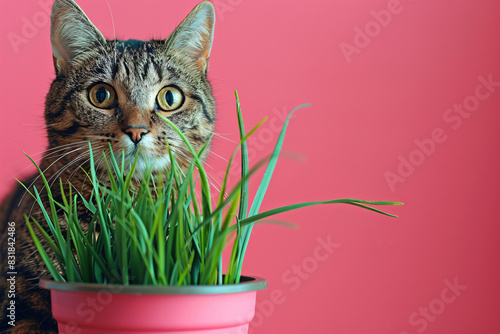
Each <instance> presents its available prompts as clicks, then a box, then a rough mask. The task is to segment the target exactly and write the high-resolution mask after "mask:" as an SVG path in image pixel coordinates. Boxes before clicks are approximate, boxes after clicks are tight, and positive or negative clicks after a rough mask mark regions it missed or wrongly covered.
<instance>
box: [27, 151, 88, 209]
mask: <svg viewBox="0 0 500 334" xmlns="http://www.w3.org/2000/svg"><path fill="white" fill-rule="evenodd" d="M84 154H85V152H84V153H81V154H80V155H78V156H77V157H76V158H75V159H73V160H71V161H70V162H69V163H67V164H65V165H64V166H63V167H62V168H60V169H59V170H58V171H57V172H55V173H54V174H53V175H52V176H51V177H50V178H49V179H48V180H47V184H49V187H50V188H51V189H52V186H53V185H54V183H55V181H56V180H57V179H58V178H59V176H60V175H61V174H62V173H63V172H64V171H65V170H66V169H67V168H69V166H71V165H72V164H74V163H76V162H77V161H78V160H79V159H80V158H79V157H81V156H82V155H84ZM44 173H45V171H44ZM39 177H40V176H38V177H37V178H36V179H35V181H36V180H37V179H38V178H39ZM35 181H33V183H32V184H31V185H30V187H31V186H32V185H33V184H34V182H35ZM44 190H45V184H44V185H43V186H42V188H41V189H40V190H39V192H38V193H39V194H40V197H41V198H44V197H46V196H48V194H43V191H44ZM25 195H26V192H25V193H24V194H23V198H24V196H25ZM23 198H21V201H22V199H23ZM35 205H36V201H35V202H33V204H32V205H31V209H30V212H29V215H30V216H31V215H32V212H33V208H34V207H35Z"/></svg>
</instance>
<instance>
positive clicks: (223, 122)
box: [0, 0, 500, 334]
mask: <svg viewBox="0 0 500 334" xmlns="http://www.w3.org/2000/svg"><path fill="white" fill-rule="evenodd" d="M43 2H50V1H49V0H44V1H42V2H41V3H43ZM108 2H109V5H110V7H111V10H112V13H113V18H114V25H115V28H116V31H117V36H118V37H119V38H124V39H128V38H149V37H152V36H154V37H165V36H167V35H168V33H169V32H170V31H171V30H172V29H173V28H174V27H175V26H176V25H177V24H178V23H179V22H180V20H181V19H182V18H183V17H184V16H185V15H186V14H187V13H188V12H189V10H190V9H191V8H192V7H193V6H194V5H195V3H196V1H192V0H189V1H173V0H161V1H153V0H142V1H139V2H138V1H123V0H122V1H118V0H108ZM213 2H214V4H216V6H217V23H216V34H215V44H214V47H213V51H212V57H211V63H210V72H209V76H210V78H211V80H212V83H213V86H214V91H215V95H216V98H217V101H218V120H217V122H218V123H217V132H218V133H219V134H221V135H223V136H224V137H225V138H228V139H230V140H236V139H237V137H238V135H237V131H236V118H235V112H234V98H233V90H234V89H238V90H239V93H240V96H241V100H242V106H243V112H244V116H245V122H246V125H247V127H248V128H249V127H250V126H253V125H254V124H256V123H257V122H258V121H259V120H260V119H262V118H263V117H265V116H269V120H268V122H267V123H266V124H265V125H264V127H263V129H262V131H261V132H260V133H259V134H256V135H255V136H254V138H253V141H251V142H250V144H249V147H250V149H251V151H252V152H253V153H252V154H253V155H254V159H253V161H254V162H255V161H256V160H257V159H258V158H259V157H263V156H265V155H266V154H267V153H269V152H270V150H271V147H272V145H271V142H274V141H275V140H276V139H277V137H278V127H279V126H281V124H282V122H283V119H282V117H281V115H282V114H283V113H286V112H288V111H290V110H291V109H292V108H294V107H295V106H297V105H299V104H301V103H311V104H312V108H308V109H304V110H302V111H300V112H298V113H297V116H296V117H294V119H293V120H292V122H291V124H290V127H289V132H288V134H287V137H286V142H285V146H284V147H285V149H286V150H287V151H291V152H297V153H301V154H303V155H304V156H305V160H304V161H303V162H297V161H293V160H286V159H284V160H282V161H281V162H279V164H278V166H277V170H276V175H275V177H274V180H273V181H272V183H271V186H270V189H269V192H268V194H267V196H266V198H265V200H264V205H263V209H269V208H272V207H276V206H279V205H285V204H290V203H294V202H299V201H310V200H321V199H330V198H350V197H354V198H361V199H369V200H398V201H404V202H405V203H406V205H405V206H404V207H396V208H388V210H389V211H391V212H393V213H396V214H399V215H400V218H399V219H391V218H389V217H384V216H379V215H376V214H374V213H371V212H365V211H362V210H360V209H358V208H355V207H350V206H329V207H328V206H323V207H317V208H307V209H303V210H301V211H297V212H294V213H289V214H283V215H281V216H280V217H279V219H280V220H284V221H288V222H293V223H296V224H298V225H299V226H300V228H299V229H298V230H291V229H286V228H282V227H279V226H259V227H258V228H256V229H255V231H254V234H253V237H252V239H251V246H250V249H249V254H248V256H247V259H246V260H247V262H246V265H245V267H244V271H245V273H247V274H253V275H258V276H262V277H265V278H267V280H268V282H269V289H268V290H266V291H263V292H261V293H259V297H258V306H257V315H256V318H255V320H254V322H253V324H252V329H251V332H253V333H395V334H403V333H422V332H425V333H429V334H431V333H500V285H499V282H500V269H499V262H498V257H499V255H500V242H499V241H500V240H499V239H500V224H499V218H498V213H496V212H495V211H496V209H497V208H498V206H499V204H498V203H499V200H500V188H499V185H500V182H499V181H500V173H499V164H500V159H499V158H500V151H499V149H498V148H499V143H500V131H499V130H500V129H499V124H500V113H499V108H500V84H497V85H496V86H490V87H489V88H490V91H489V90H488V88H487V87H484V86H482V87H479V88H478V85H480V84H481V81H480V80H479V79H478V77H483V78H485V79H488V76H491V80H493V81H494V82H500V47H499V44H500V3H499V2H498V1H493V0H491V1H486V0H485V1H465V0H462V1H457V0H453V1H452V0H446V1H445V0H443V1H432V0H418V1H410V0H401V2H400V3H399V5H398V2H397V1H388V0H356V1H347V0H344V1H331V0H328V1H326V0H311V1H290V0H288V1H286V0H273V1H263V0H259V1H257V0H253V1H250V0H246V1H245V0H214V1H213ZM41 3H39V2H38V0H36V1H35V0H33V1H1V3H0V13H1V14H0V29H1V31H0V37H1V45H2V47H1V49H0V57H1V58H0V59H1V62H0V68H1V80H0V85H1V87H0V96H1V101H2V104H3V106H2V112H1V117H2V121H1V124H2V130H1V131H0V149H1V151H0V156H1V157H2V158H1V166H0V195H1V196H3V195H4V194H5V193H6V191H7V190H8V189H9V187H10V186H11V184H12V183H13V177H14V176H15V175H16V173H17V172H18V171H20V170H21V169H23V168H24V167H26V166H29V162H28V160H27V159H26V158H25V157H24V156H23V155H22V152H23V151H26V152H27V153H29V154H31V155H34V154H35V153H37V152H40V151H42V150H43V149H45V147H46V140H45V138H44V132H43V127H42V125H43V118H42V115H43V103H44V95H45V94H46V93H47V91H48V87H49V84H50V82H51V80H52V79H53V77H54V74H53V68H52V58H51V50H50V42H49V24H48V21H47V18H48V16H47V14H46V13H45V12H44V9H43V7H44V6H43V5H41ZM79 3H80V5H81V7H82V8H83V9H84V10H85V11H86V12H87V14H88V15H89V17H90V18H91V20H92V21H93V22H94V23H95V24H96V26H97V27H99V29H100V30H101V31H102V32H103V33H104V34H105V35H106V36H107V37H108V38H110V37H113V24H112V20H111V17H110V14H109V10H108V6H107V4H106V2H105V1H104V0H93V1H90V0H80V1H79ZM388 8H389V9H390V10H392V12H393V14H391V18H390V21H389V19H388V18H387V15H385V16H384V15H383V14H382V13H385V14H387V13H388V12H387V9H388ZM381 10H385V11H384V12H382V13H380V11H381ZM372 11H373V12H372ZM374 13H375V14H374ZM377 13H378V14H377ZM375 16H377V17H378V18H379V20H383V19H385V21H382V23H383V26H381V24H380V23H377V21H376V19H375ZM27 22H28V23H27ZM30 24H36V25H35V26H34V29H33V28H32V29H31V30H29V29H28V28H27V27H28V26H29V25H30ZM37 25H38V26H37ZM23 26H25V28H24V30H23ZM360 29H361V30H362V31H365V29H367V30H368V35H365V36H364V38H363V36H361V35H360V33H359V31H360ZM9 36H10V38H14V37H15V36H17V38H23V40H22V42H23V43H22V44H19V45H17V46H13V45H12V43H11V41H9ZM356 36H357V37H356ZM348 45H350V46H348ZM342 47H343V48H344V49H345V48H349V47H350V48H351V49H350V50H351V51H352V50H354V49H353V48H357V49H356V50H355V51H356V52H352V53H351V54H345V53H343V51H342ZM476 94H478V95H477V96H478V97H479V98H480V99H478V98H476V97H475V95H476ZM464 103H465V104H466V105H467V108H469V109H471V110H473V111H471V112H468V111H466V109H463V110H464V111H465V112H463V115H465V117H463V116H458V115H459V114H458V113H456V112H454V111H448V109H450V108H453V106H454V105H457V106H459V105H461V104H464ZM433 133H434V135H433ZM433 138H434V139H433ZM431 141H432V142H431ZM417 142H420V143H421V145H425V146H424V149H422V148H419V146H418V145H417ZM422 143H423V144H422ZM233 147H234V143H232V142H231V141H229V140H226V139H223V138H220V137H217V138H216V140H215V143H214V145H213V152H215V153H216V154H217V155H220V156H222V157H225V158H227V157H228V156H229V155H230V152H231V151H232V149H233ZM424 151H426V152H424ZM403 160H404V161H407V162H406V163H404V162H402V161H403ZM408 161H410V162H408ZM208 163H209V164H210V165H211V166H212V167H213V168H214V169H215V170H217V171H220V170H222V168H223V167H224V165H225V162H224V161H223V160H222V159H221V158H219V157H218V156H216V155H215V154H213V155H212V156H211V157H210V158H209V160H208ZM409 163H413V164H414V165H415V166H410V167H409V165H408V164H409ZM398 169H399V172H398ZM388 173H393V174H392V178H393V182H392V183H391V182H388V180H387V175H389V174H388ZM398 173H400V175H399V176H398V177H399V179H395V178H394V177H395V175H397V174H398ZM212 175H213V177H214V178H216V179H220V177H219V176H218V173H217V172H214V171H212ZM402 181H404V182H402ZM257 182H258V179H257V178H256V179H254V180H253V182H252V186H253V188H252V189H253V190H255V188H256V185H257ZM319 240H322V241H323V242H326V241H328V240H330V242H331V243H333V245H331V247H330V251H331V254H330V253H327V251H326V250H325V249H322V248H320V247H321V242H320V241H319ZM449 285H451V286H453V285H455V288H454V290H453V289H450V288H449V287H448V286H449Z"/></svg>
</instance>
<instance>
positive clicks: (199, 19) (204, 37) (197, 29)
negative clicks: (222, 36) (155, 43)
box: [167, 1, 215, 74]
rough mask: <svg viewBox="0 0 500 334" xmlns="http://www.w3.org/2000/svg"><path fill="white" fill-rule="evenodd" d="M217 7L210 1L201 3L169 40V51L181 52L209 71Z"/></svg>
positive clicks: (203, 69)
mask: <svg viewBox="0 0 500 334" xmlns="http://www.w3.org/2000/svg"><path fill="white" fill-rule="evenodd" d="M214 25H215V9H214V6H213V5H212V4H211V3H210V2H209V1H203V2H201V3H199V4H198V5H197V6H196V7H195V8H194V9H193V10H192V11H191V13H189V15H188V16H187V17H186V18H185V19H184V20H183V21H182V22H181V24H179V26H178V27H177V28H176V29H175V30H174V32H172V34H171V35H170V37H169V38H168V40H167V50H168V51H169V52H173V53H175V52H181V53H183V54H186V55H187V56H188V57H190V58H192V60H193V61H194V62H195V63H196V65H198V67H199V68H200V69H201V70H202V71H203V73H205V74H206V73H207V71H208V60H209V58H210V50H211V49H212V42H213V37H214Z"/></svg>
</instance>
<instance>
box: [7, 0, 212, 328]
mask: <svg viewBox="0 0 500 334" xmlns="http://www.w3.org/2000/svg"><path fill="white" fill-rule="evenodd" d="M214 23H215V14H214V9H213V6H212V5H211V4H210V3H209V2H202V3H200V4H199V5H198V6H197V7H195V8H194V9H193V11H192V12H191V13H190V14H189V15H188V17H187V18H186V19H185V20H184V21H183V22H182V23H181V24H180V25H179V26H178V27H177V28H176V30H174V32H172V34H171V35H170V37H169V38H168V39H167V40H151V41H137V40H128V41H118V40H106V39H105V38H104V37H103V36H102V35H101V33H100V32H99V31H98V30H97V28H96V27H95V26H94V25H93V24H92V23H91V21H90V20H89V19H88V18H87V16H86V15H85V14H84V13H83V11H82V10H81V9H80V8H79V7H78V5H77V4H76V3H74V2H73V1H72V0H56V1H55V2H54V5H53V8H52V16H51V42H52V49H53V56H54V68H55V71H56V78H55V79H54V81H53V82H52V85H51V87H50V90H49V93H48V95H47V98H46V103H45V121H46V128H47V137H48V140H49V148H48V150H47V151H46V153H45V155H44V157H43V159H42V163H41V168H42V170H44V171H45V176H46V178H47V179H48V180H49V182H50V184H51V185H52V186H51V190H52V192H53V194H54V196H55V198H56V200H57V199H58V198H60V192H59V179H62V181H63V184H64V186H65V188H66V189H67V188H68V184H67V182H68V181H70V182H71V184H72V185H73V186H75V187H76V188H77V189H79V190H80V191H81V192H82V193H83V194H85V195H88V194H89V193H90V185H89V181H88V180H87V179H86V175H85V173H84V172H82V171H81V167H83V169H87V168H88V162H89V149H88V142H91V143H92V147H93V150H94V156H95V159H96V162H97V165H98V168H99V169H100V171H101V172H104V171H103V169H104V168H103V161H102V158H101V157H102V154H103V152H106V153H108V152H109V148H108V145H109V144H111V146H112V148H113V151H114V152H115V153H118V152H124V153H123V154H124V155H125V159H126V161H128V162H130V161H132V159H133V157H134V156H135V153H136V151H137V149H138V148H139V147H141V152H142V153H141V155H140V157H139V163H138V166H139V168H138V169H139V171H140V170H141V169H143V168H144V167H145V166H146V164H149V165H151V166H153V167H154V168H155V169H161V168H163V167H165V166H168V165H169V163H170V161H169V159H168V154H167V151H166V147H165V140H166V139H168V141H169V144H170V147H171V149H172V150H174V152H176V154H177V156H178V157H179V158H180V161H181V165H182V166H183V167H187V165H188V164H189V162H190V160H191V159H192V155H191V153H190V152H189V151H188V150H187V148H186V146H185V144H183V142H182V141H181V140H180V137H179V136H178V135H177V134H176V133H175V132H174V131H173V130H172V129H171V128H170V127H169V126H168V125H167V124H166V123H165V122H164V121H162V120H161V119H160V118H159V117H158V116H157V115H156V111H159V112H161V113H162V114H163V115H164V116H166V117H168V118H169V119H170V120H171V121H172V122H174V124H176V125H177V127H178V128H180V129H181V130H182V132H183V133H184V134H185V135H186V136H187V137H188V138H189V139H190V141H191V143H192V145H193V147H194V148H195V149H197V150H199V149H200V148H201V147H202V146H203V145H204V144H205V143H207V141H209V139H210V138H211V135H212V133H213V130H214V122H215V101H214V98H213V96H212V89H211V86H210V83H209V82H208V80H207V76H206V75H207V70H208V61H209V56H210V49H211V46H212V39H213V27H214ZM100 82H102V83H106V84H109V85H111V86H112V87H113V88H114V90H115V92H116V96H117V103H116V104H115V105H113V107H112V108H111V109H99V108H96V107H95V106H94V105H93V104H92V103H91V102H90V100H89V90H90V88H91V87H92V86H93V85H94V84H96V83H100ZM166 86H174V87H177V88H178V89H180V90H181V91H182V92H183V94H184V104H183V105H182V106H181V107H180V108H179V109H177V110H175V111H172V112H165V111H162V110H160V109H159V108H158V104H157V102H156V101H157V99H156V97H157V94H158V92H159V91H160V90H161V89H162V88H163V87H166ZM130 127H134V128H144V129H147V133H145V134H144V135H143V136H142V138H141V140H140V141H139V143H138V144H136V143H134V141H133V140H132V139H131V138H132V137H130V136H129V134H127V133H126V129H128V128H130ZM205 152H208V150H206V151H205ZM27 184H31V181H27ZM32 185H35V186H36V187H37V189H39V190H40V189H43V184H42V183H41V180H40V178H36V177H35V178H34V179H33V182H32ZM23 194H24V193H23V191H21V190H20V189H17V190H16V191H14V192H13V193H12V194H11V195H10V196H8V198H6V199H5V202H4V203H2V206H1V208H2V212H1V214H0V233H2V238H4V237H5V236H6V234H5V233H4V232H6V227H5V226H6V223H7V222H8V221H14V222H16V258H17V272H18V275H17V280H16V282H17V291H16V326H15V327H11V326H9V325H8V324H7V323H6V322H7V320H8V319H7V318H6V308H7V303H8V302H9V300H8V299H7V298H6V297H7V294H6V291H7V288H8V286H7V284H6V277H2V278H1V281H0V296H1V297H0V298H2V299H0V315H1V319H2V320H1V321H2V322H1V323H0V332H2V333H4V332H6V333H56V332H57V328H56V323H55V321H54V319H53V318H52V316H51V313H50V299H49V294H48V291H45V290H41V289H39V288H38V287H37V283H38V278H39V277H41V276H45V275H48V272H47V271H46V270H45V268H44V266H43V264H42V260H41V258H40V257H39V255H38V254H37V251H36V249H35V248H34V245H33V243H32V241H31V238H30V236H29V233H28V230H27V227H26V224H25V222H24V218H23V215H24V214H29V215H31V216H32V217H34V218H35V219H37V220H38V221H39V222H41V223H42V225H43V226H46V225H44V219H43V217H42V216H41V214H40V211H39V210H36V206H35V205H34V203H33V200H32V199H31V198H29V196H24V197H23V196H22V195H23ZM42 196H44V197H43V198H46V193H45V192H43V191H42ZM21 198H22V200H21ZM18 203H20V204H19V206H18ZM78 212H79V216H80V220H81V224H82V226H83V227H85V225H86V224H87V223H88V221H89V218H90V215H89V213H88V212H87V211H86V210H85V208H84V207H83V206H81V207H79V209H78ZM59 223H60V225H61V228H62V230H63V231H64V230H65V222H64V219H62V217H60V220H59ZM5 246H6V243H5V240H1V243H0V248H2V249H0V271H1V273H2V275H5V273H6V272H7V269H6V259H5V258H4V256H5V254H7V250H6V247H5ZM50 255H51V256H52V257H54V254H50Z"/></svg>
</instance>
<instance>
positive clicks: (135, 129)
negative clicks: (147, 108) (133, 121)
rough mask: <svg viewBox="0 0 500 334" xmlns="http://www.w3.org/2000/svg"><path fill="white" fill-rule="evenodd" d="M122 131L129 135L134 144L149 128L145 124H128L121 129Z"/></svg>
mask: <svg viewBox="0 0 500 334" xmlns="http://www.w3.org/2000/svg"><path fill="white" fill-rule="evenodd" d="M123 132H125V133H126V134H127V135H128V136H129V137H130V139H131V140H132V141H133V142H134V144H137V143H139V142H140V141H141V139H142V136H144V135H145V134H146V133H148V132H149V130H148V128H147V127H146V126H128V127H126V128H125V129H123Z"/></svg>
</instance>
